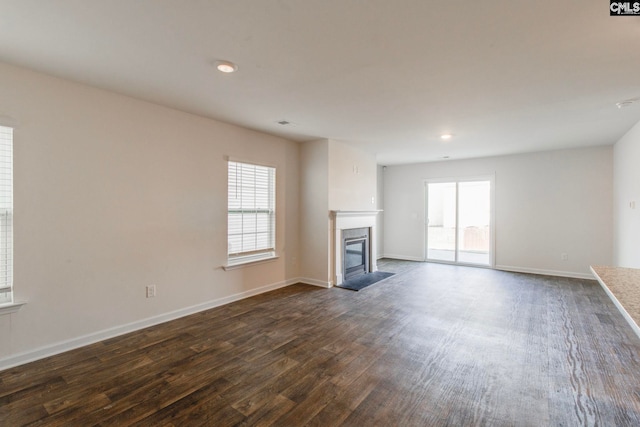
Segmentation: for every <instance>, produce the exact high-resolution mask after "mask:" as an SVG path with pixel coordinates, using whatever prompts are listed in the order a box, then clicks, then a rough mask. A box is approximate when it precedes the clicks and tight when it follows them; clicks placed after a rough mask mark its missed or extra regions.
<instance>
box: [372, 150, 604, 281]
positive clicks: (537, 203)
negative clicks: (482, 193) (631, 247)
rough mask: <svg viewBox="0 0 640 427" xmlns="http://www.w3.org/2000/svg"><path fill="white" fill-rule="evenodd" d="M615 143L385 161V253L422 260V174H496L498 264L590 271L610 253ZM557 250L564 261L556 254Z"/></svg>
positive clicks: (427, 176) (569, 272)
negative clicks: (391, 163)
mask: <svg viewBox="0 0 640 427" xmlns="http://www.w3.org/2000/svg"><path fill="white" fill-rule="evenodd" d="M612 151H613V150H612V147H595V148H586V149H575V150H562V151H548V152H540V153H532V154H522V155H512V156H501V157H491V158H483V159H472V160H460V161H446V162H434V163H425V164H416V165H407V166H388V167H387V169H386V171H385V181H384V188H385V200H384V202H385V203H384V210H385V229H384V233H385V234H384V236H385V238H384V244H385V255H386V256H389V257H397V258H405V259H414V260H423V259H424V209H425V208H424V180H425V179H433V178H443V177H471V176H481V175H491V174H495V229H496V247H495V263H496V267H497V268H502V269H509V270H515V271H524V272H534V273H547V274H557V275H566V276H578V277H590V275H589V265H592V264H608V263H610V262H611V259H612V245H613V243H612V221H613V214H612V191H611V189H612V188H613V187H612V186H613V170H612V166H613V160H612ZM561 253H567V254H568V258H569V259H568V260H566V261H563V260H561V257H560V255H561Z"/></svg>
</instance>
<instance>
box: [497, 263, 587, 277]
mask: <svg viewBox="0 0 640 427" xmlns="http://www.w3.org/2000/svg"><path fill="white" fill-rule="evenodd" d="M494 268H495V269H496V270H502V271H511V272H514V273H528V274H540V275H543V276H557V277H570V278H573V279H590V280H593V276H592V275H591V274H587V273H576V272H574V271H558V270H543V269H539V268H526V267H513V266H510V265H496V266H495V267H494Z"/></svg>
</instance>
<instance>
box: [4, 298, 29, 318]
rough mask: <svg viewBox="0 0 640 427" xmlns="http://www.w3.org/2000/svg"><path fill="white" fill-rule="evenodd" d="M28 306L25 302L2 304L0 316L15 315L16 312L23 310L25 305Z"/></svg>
mask: <svg viewBox="0 0 640 427" xmlns="http://www.w3.org/2000/svg"><path fill="white" fill-rule="evenodd" d="M25 304H26V301H25V302H10V303H6V304H2V305H0V316H2V315H4V314H11V313H15V312H16V311H18V310H20V309H21V308H22V306H23V305H25Z"/></svg>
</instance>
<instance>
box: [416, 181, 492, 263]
mask: <svg viewBox="0 0 640 427" xmlns="http://www.w3.org/2000/svg"><path fill="white" fill-rule="evenodd" d="M491 183H492V179H491V178H486V179H474V180H450V181H446V182H443V181H440V182H435V181H434V182H427V184H426V193H427V194H426V200H427V208H426V210H427V226H426V230H427V236H426V246H427V251H426V252H427V256H426V258H427V261H440V262H449V263H459V264H472V265H483V266H490V265H492V247H493V244H492V229H491V228H492V226H491V224H492V221H491V212H492V205H491V200H492V197H491V187H492V185H491Z"/></svg>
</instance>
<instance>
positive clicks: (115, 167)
mask: <svg viewBox="0 0 640 427" xmlns="http://www.w3.org/2000/svg"><path fill="white" fill-rule="evenodd" d="M0 118H1V119H0V120H2V121H4V122H5V123H7V122H11V123H9V124H10V125H14V126H15V134H14V140H15V142H14V145H15V150H14V151H15V166H14V180H15V191H14V193H15V280H14V285H15V297H16V300H25V301H28V304H27V305H26V306H24V307H23V308H22V309H21V310H20V311H19V312H17V313H14V314H10V315H0V343H2V344H1V345H0V367H1V366H2V364H3V363H4V365H5V366H6V365H7V364H12V363H16V362H19V361H20V360H24V359H28V358H30V357H33V356H37V355H44V354H47V352H51V351H58V350H64V349H66V348H68V347H73V346H74V345H79V344H83V343H85V342H86V341H87V340H89V341H90V340H92V339H95V338H100V337H101V336H105V335H109V334H113V333H116V332H118V331H119V332H122V331H124V330H126V329H127V328H129V327H135V326H140V325H142V324H144V323H145V322H147V323H148V322H150V321H152V320H153V319H155V320H156V321H157V320H158V319H160V318H163V317H164V318H166V317H171V316H172V315H177V314H180V313H183V312H184V311H185V310H187V311H188V309H189V308H193V306H198V305H200V304H204V305H206V304H209V303H210V304H218V303H220V302H221V301H222V302H224V301H229V300H231V299H233V298H236V297H242V296H247V295H249V294H252V293H255V292H261V291H264V290H266V289H270V288H272V287H277V286H283V285H284V284H286V283H287V281H288V280H289V279H295V278H296V277H297V276H298V268H297V264H296V263H297V261H296V260H295V259H294V256H295V254H297V253H298V247H297V245H298V229H299V226H298V208H299V201H298V194H299V191H298V174H299V164H298V162H299V146H298V144H296V143H294V142H291V141H287V140H284V139H280V138H276V137H272V136H268V135H265V134H261V133H258V132H253V131H249V130H246V129H242V128H239V127H235V126H232V125H228V124H224V123H220V122H217V121H214V120H209V119H205V118H202V117H198V116H194V115H189V114H186V113H182V112H178V111H175V110H171V109H168V108H164V107H160V106H157V105H154V104H149V103H145V102H142V101H138V100H135V99H132V98H127V97H124V96H120V95H117V94H113V93H110V92H105V91H101V90H98V89H95V88H91V87H87V86H83V85H79V84H75V83H72V82H69V81H65V80H61V79H57V78H52V77H48V76H45V75H42V74H38V73H34V72H31V71H28V70H24V69H20V68H16V67H12V66H8V65H2V64H0ZM225 156H233V157H236V158H239V159H246V160H248V161H252V160H254V161H260V162H263V163H268V164H271V165H275V166H276V167H277V212H278V214H277V225H276V226H277V252H278V254H279V255H280V258H279V259H278V260H276V261H273V262H268V263H264V264H260V265H255V266H251V267H246V268H241V269H237V270H233V271H224V270H223V269H221V268H220V267H221V265H223V264H224V263H225V260H226V249H227V248H226V194H227V189H226V182H227V179H226V171H227V167H226V161H225ZM149 284H155V285H156V286H157V297H156V298H150V299H147V298H145V286H146V285H149ZM181 310H182V311H181ZM150 319H151V320H150ZM101 334H102V335H101Z"/></svg>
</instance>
